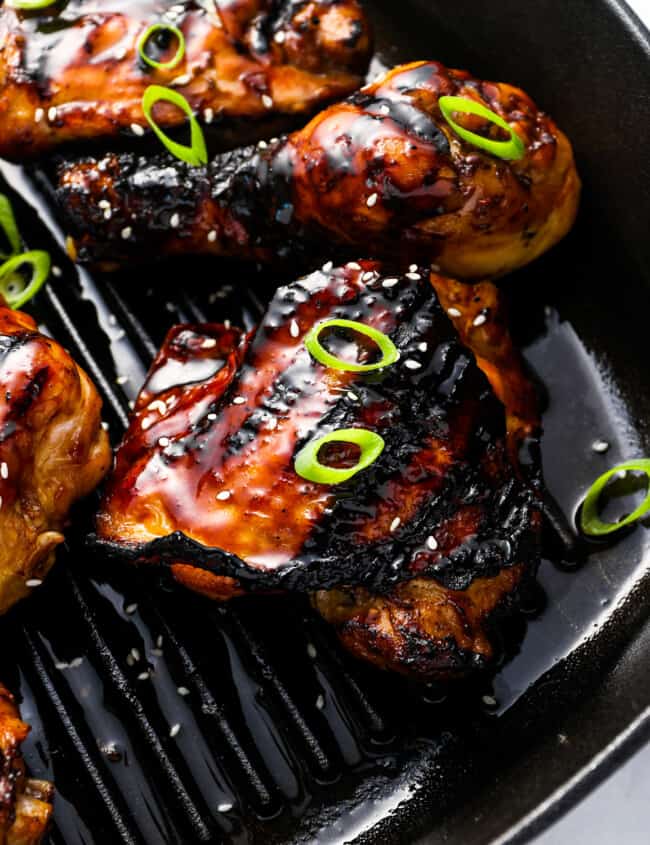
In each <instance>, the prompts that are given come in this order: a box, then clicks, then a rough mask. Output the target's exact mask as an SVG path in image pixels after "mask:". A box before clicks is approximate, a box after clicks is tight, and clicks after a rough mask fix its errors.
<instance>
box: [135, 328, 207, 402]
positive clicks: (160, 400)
mask: <svg viewBox="0 0 650 845" xmlns="http://www.w3.org/2000/svg"><path fill="white" fill-rule="evenodd" d="M215 342H216V341H215ZM147 410H148V411H158V413H159V414H161V415H162V414H164V413H165V411H166V410H167V405H165V403H164V402H163V401H162V399H154V400H153V402H149V404H148V405H147Z"/></svg>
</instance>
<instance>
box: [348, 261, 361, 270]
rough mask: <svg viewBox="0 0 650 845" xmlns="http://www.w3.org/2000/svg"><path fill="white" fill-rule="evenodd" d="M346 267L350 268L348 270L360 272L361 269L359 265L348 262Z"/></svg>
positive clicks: (354, 262)
mask: <svg viewBox="0 0 650 845" xmlns="http://www.w3.org/2000/svg"><path fill="white" fill-rule="evenodd" d="M347 266H348V267H349V268H350V270H360V269H361V265H360V264H359V263H357V262H356V261H348V264H347Z"/></svg>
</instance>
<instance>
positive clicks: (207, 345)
mask: <svg viewBox="0 0 650 845" xmlns="http://www.w3.org/2000/svg"><path fill="white" fill-rule="evenodd" d="M216 345H217V341H216V340H215V339H214V338H213V337H206V339H205V340H204V341H203V342H202V343H201V349H214V347H215V346H216Z"/></svg>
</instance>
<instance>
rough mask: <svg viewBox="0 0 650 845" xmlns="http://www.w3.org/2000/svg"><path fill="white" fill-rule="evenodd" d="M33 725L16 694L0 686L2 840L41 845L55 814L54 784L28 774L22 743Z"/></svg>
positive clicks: (9, 843)
mask: <svg viewBox="0 0 650 845" xmlns="http://www.w3.org/2000/svg"><path fill="white" fill-rule="evenodd" d="M28 733H29V726H28V725H26V724H25V723H24V722H23V721H21V719H20V715H19V714H18V710H17V708H16V704H15V702H14V699H13V696H12V695H11V693H10V692H8V691H7V690H6V689H5V688H4V687H3V686H2V685H0V843H2V845H38V843H39V842H42V841H43V837H44V836H45V834H46V832H47V828H48V825H49V821H50V816H51V815H52V805H51V803H50V802H51V799H52V785H51V784H50V783H48V782H47V781H42V780H34V779H32V778H27V777H26V776H25V766H24V763H23V761H22V757H21V756H20V745H21V743H22V742H23V741H24V740H25V738H26V737H27V734H28Z"/></svg>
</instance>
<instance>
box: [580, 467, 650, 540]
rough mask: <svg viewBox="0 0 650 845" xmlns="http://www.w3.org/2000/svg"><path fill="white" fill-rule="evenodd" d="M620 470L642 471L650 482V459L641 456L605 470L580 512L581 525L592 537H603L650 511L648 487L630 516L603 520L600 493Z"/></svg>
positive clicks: (592, 487)
mask: <svg viewBox="0 0 650 845" xmlns="http://www.w3.org/2000/svg"><path fill="white" fill-rule="evenodd" d="M619 472H642V473H644V474H645V475H646V476H647V478H648V480H649V482H650V460H648V459H647V458H639V460H636V461H627V463H624V464H619V465H618V466H615V467H614V468H613V469H610V470H608V471H607V472H604V473H603V474H602V475H601V476H600V477H599V478H597V479H596V480H595V481H594V483H593V484H592V485H591V487H590V488H589V492H588V493H587V496H586V498H585V500H584V503H583V505H582V512H581V514H580V527H581V529H582V530H583V532H584V533H585V534H587V535H588V536H590V537H603V536H605V535H606V534H611V533H612V532H613V531H618V530H619V529H620V528H624V527H625V526H626V525H630V524H631V523H632V522H636V521H637V519H641V518H642V517H643V516H645V514H647V513H648V512H650V489H648V492H647V494H646V497H645V499H644V500H643V501H642V502H641V504H640V505H639V507H638V508H636V509H635V510H634V511H632V513H631V514H629V516H626V517H625V518H624V519H621V520H620V521H619V522H603V521H602V520H601V519H600V517H599V516H598V500H599V499H600V494H601V493H602V492H603V490H604V489H605V487H606V486H607V483H608V482H609V480H610V479H611V478H613V477H614V476H615V475H617V474H618V473H619Z"/></svg>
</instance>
